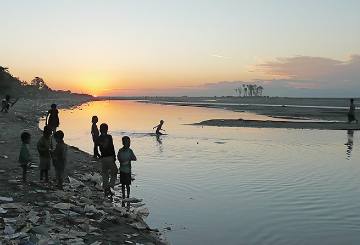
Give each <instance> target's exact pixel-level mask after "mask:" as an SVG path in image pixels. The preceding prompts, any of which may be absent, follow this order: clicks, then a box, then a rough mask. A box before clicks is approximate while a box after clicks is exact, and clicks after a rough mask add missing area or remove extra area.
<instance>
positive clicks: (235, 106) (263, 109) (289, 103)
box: [143, 97, 360, 130]
mask: <svg viewBox="0 0 360 245" xmlns="http://www.w3.org/2000/svg"><path fill="white" fill-rule="evenodd" d="M356 101H360V99H357V100H356V99H355V103H356ZM143 102H144V103H154V104H163V105H176V106H194V107H206V108H215V109H224V110H230V111H234V112H251V113H255V114H259V115H264V116H269V117H272V118H274V119H275V118H276V119H277V120H263V121H262V120H243V119H242V118H234V119H221V118H219V119H216V118H209V120H206V121H202V122H194V123H193V124H192V125H200V126H217V127H254V128H289V129H321V130H360V124H359V123H354V122H352V123H350V124H348V123H347V112H348V110H349V106H350V101H349V99H346V98H311V99H310V98H280V97H274V98H268V97H245V98H244V97H221V98H218V97H161V98H154V97H152V98H146V99H144V101H143ZM281 119H285V120H281ZM299 119H300V120H304V121H302V122H299V121H297V120H299ZM289 120H290V121H289ZM291 120H294V121H291ZM316 120H318V121H319V122H316Z"/></svg>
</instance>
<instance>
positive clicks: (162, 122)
mask: <svg viewBox="0 0 360 245" xmlns="http://www.w3.org/2000/svg"><path fill="white" fill-rule="evenodd" d="M163 124H164V121H163V120H160V123H159V125H156V126H155V127H153V129H154V128H156V131H155V133H156V134H157V135H161V134H163V133H161V132H160V131H161V130H162V131H165V130H164V129H162V126H163Z"/></svg>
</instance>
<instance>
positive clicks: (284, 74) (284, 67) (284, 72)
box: [257, 54, 360, 88]
mask: <svg viewBox="0 0 360 245" xmlns="http://www.w3.org/2000/svg"><path fill="white" fill-rule="evenodd" d="M257 67H258V68H260V71H261V72H262V73H263V74H266V75H271V76H274V77H277V78H279V79H280V81H281V80H282V79H289V80H288V81H289V83H291V82H294V85H295V84H298V83H296V81H299V80H300V81H301V83H308V84H309V86H310V85H311V86H315V87H319V88H321V87H322V88H326V87H327V86H337V85H339V86H343V85H344V83H345V84H358V83H359V77H360V55H356V54H353V55H350V56H349V58H348V60H345V61H339V60H334V59H329V58H322V57H311V56H296V57H292V58H277V59H275V60H273V61H262V62H261V63H260V64H258V65H257Z"/></svg>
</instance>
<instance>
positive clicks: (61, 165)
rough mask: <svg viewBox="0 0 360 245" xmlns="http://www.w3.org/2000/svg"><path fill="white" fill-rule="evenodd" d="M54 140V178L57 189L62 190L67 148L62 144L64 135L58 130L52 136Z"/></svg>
mask: <svg viewBox="0 0 360 245" xmlns="http://www.w3.org/2000/svg"><path fill="white" fill-rule="evenodd" d="M54 138H55V140H56V143H57V144H56V147H55V150H54V151H53V152H52V154H51V156H52V160H53V165H54V167H55V178H56V179H57V181H58V187H59V189H60V190H62V189H63V183H64V181H65V167H66V158H67V147H66V145H65V143H64V133H63V131H61V130H59V131H56V132H55V134H54Z"/></svg>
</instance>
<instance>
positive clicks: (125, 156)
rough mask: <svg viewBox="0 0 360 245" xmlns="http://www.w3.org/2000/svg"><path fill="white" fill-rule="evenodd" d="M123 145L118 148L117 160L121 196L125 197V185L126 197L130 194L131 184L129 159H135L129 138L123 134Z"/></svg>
mask: <svg viewBox="0 0 360 245" xmlns="http://www.w3.org/2000/svg"><path fill="white" fill-rule="evenodd" d="M122 143H123V147H122V148H121V149H119V152H118V155H117V157H118V160H119V162H120V183H121V190H122V197H123V198H125V186H126V197H127V198H129V196H130V185H131V161H136V160H137V159H136V156H135V154H134V152H133V151H132V150H131V149H130V138H129V137H128V136H124V137H123V138H122Z"/></svg>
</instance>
